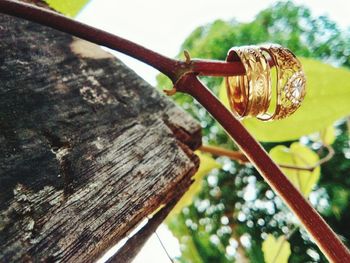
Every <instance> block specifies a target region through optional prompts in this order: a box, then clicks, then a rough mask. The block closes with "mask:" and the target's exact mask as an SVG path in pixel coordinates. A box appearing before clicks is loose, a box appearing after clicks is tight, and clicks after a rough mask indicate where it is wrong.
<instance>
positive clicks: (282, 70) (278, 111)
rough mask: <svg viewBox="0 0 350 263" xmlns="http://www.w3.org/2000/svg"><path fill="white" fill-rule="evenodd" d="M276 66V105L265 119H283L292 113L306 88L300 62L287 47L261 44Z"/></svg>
mask: <svg viewBox="0 0 350 263" xmlns="http://www.w3.org/2000/svg"><path fill="white" fill-rule="evenodd" d="M261 50H262V51H266V52H267V53H268V54H269V55H270V57H271V59H272V61H273V64H274V66H275V67H276V77H277V80H276V106H275V110H274V112H273V114H270V116H268V115H269V114H267V117H265V120H268V119H274V120H278V119H283V118H285V117H287V116H289V115H291V114H293V113H294V112H295V111H296V110H297V109H298V108H299V107H300V105H301V102H302V101H303V99H304V97H305V94H306V89H305V84H306V78H305V74H304V72H303V69H302V66H301V63H300V62H299V60H298V59H297V58H296V56H295V55H294V54H293V53H292V52H291V51H290V50H289V49H287V48H284V47H282V46H280V45H276V44H270V45H264V46H261Z"/></svg>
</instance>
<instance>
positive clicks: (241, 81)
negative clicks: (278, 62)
mask: <svg viewBox="0 0 350 263" xmlns="http://www.w3.org/2000/svg"><path fill="white" fill-rule="evenodd" d="M228 60H229V61H233V60H240V61H241V62H242V64H243V66H244V68H245V70H246V75H243V76H232V77H228V78H226V81H227V87H228V89H227V92H228V98H229V101H230V105H231V108H232V109H233V112H234V113H236V115H237V117H239V118H243V117H246V116H260V115H262V114H264V113H265V112H266V111H267V108H268V106H269V104H270V99H271V89H270V82H271V80H270V67H269V64H268V62H267V60H266V58H265V57H264V56H263V55H262V53H261V52H260V50H259V48H257V47H256V46H243V47H236V48H232V49H231V50H230V53H229V56H228Z"/></svg>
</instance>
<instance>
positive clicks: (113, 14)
mask: <svg viewBox="0 0 350 263" xmlns="http://www.w3.org/2000/svg"><path fill="white" fill-rule="evenodd" d="M274 2H276V1H274V0H265V1H263V0H215V1H213V0H197V1H196V0H192V1H188V0H187V1H186V0H176V1H166V0H127V1H116V0H92V1H91V2H90V3H89V4H88V5H87V6H86V8H85V9H84V10H83V11H82V12H81V13H80V14H79V16H78V20H80V21H82V22H84V23H87V24H90V25H92V26H95V27H98V28H101V29H104V30H106V31H109V32H111V33H114V34H116V35H118V36H121V37H124V38H127V39H129V40H132V41H134V42H137V43H139V44H142V45H144V46H146V47H148V48H151V49H153V50H155V51H157V52H160V53H162V54H164V55H167V56H170V57H174V56H175V55H176V54H178V52H179V51H180V45H181V44H182V42H183V40H184V39H185V38H186V37H187V36H188V35H189V34H190V33H191V32H192V31H193V30H194V29H195V28H196V27H197V26H200V25H203V24H206V23H208V22H212V21H213V20H215V19H226V20H229V19H232V18H235V19H237V20H238V21H242V22H248V21H250V20H252V19H253V18H254V16H255V15H256V14H257V13H258V12H259V11H260V10H262V9H264V8H266V7H268V6H269V5H271V4H272V3H274ZM294 2H296V3H298V4H303V5H306V6H308V7H309V8H310V9H311V10H312V13H313V15H314V16H319V15H328V16H329V17H330V18H331V19H332V20H334V21H336V22H337V23H338V24H339V25H340V26H341V27H343V28H347V27H349V26H350V15H349V10H350V2H349V1H348V0H332V1H320V0H304V1H303V0H295V1H294ZM247 44H249V43H247ZM232 45H234V43H232ZM117 56H118V57H119V58H120V59H122V60H123V61H124V62H125V63H126V64H127V65H128V66H129V67H130V68H132V69H133V70H135V71H136V72H137V73H138V74H139V75H140V76H142V77H143V78H144V79H145V80H146V81H148V82H149V83H151V84H153V85H154V84H155V83H156V82H155V76H156V75H157V73H158V72H157V71H156V70H154V69H153V68H151V67H149V66H147V65H144V64H143V63H141V62H138V61H136V60H134V59H131V58H128V57H126V56H124V55H121V54H117ZM160 236H161V239H162V240H163V242H164V243H165V246H167V247H168V249H169V250H170V252H172V253H173V254H174V253H175V254H177V253H178V247H177V246H176V242H175V241H174V240H173V239H172V238H171V235H170V234H169V232H168V231H167V230H166V229H165V227H162V228H161V229H160ZM141 262H153V263H163V262H169V260H168V259H167V257H166V255H165V253H164V251H163V250H162V248H161V246H160V244H159V242H158V241H157V239H156V237H152V238H151V240H150V242H148V244H147V246H146V247H145V249H143V250H142V252H141V253H140V254H139V255H138V257H137V258H136V259H135V261H134V263H141Z"/></svg>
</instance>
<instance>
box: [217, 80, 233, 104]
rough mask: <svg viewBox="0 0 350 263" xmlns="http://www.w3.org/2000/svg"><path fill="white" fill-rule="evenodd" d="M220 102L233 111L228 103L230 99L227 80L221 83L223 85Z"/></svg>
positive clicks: (221, 86)
mask: <svg viewBox="0 0 350 263" xmlns="http://www.w3.org/2000/svg"><path fill="white" fill-rule="evenodd" d="M219 100H220V101H221V103H222V104H224V106H225V107H226V108H228V109H229V110H231V107H230V102H229V101H228V97H227V90H226V80H225V79H224V80H223V81H222V82H221V85H220V89H219Z"/></svg>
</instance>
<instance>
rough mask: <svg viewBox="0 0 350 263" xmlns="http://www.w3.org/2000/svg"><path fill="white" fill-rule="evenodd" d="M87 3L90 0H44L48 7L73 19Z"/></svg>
mask: <svg viewBox="0 0 350 263" xmlns="http://www.w3.org/2000/svg"><path fill="white" fill-rule="evenodd" d="M89 1H90V0H45V2H46V3H47V4H48V5H49V6H50V7H52V8H53V9H55V10H56V11H58V12H60V13H62V14H64V15H66V16H69V17H75V16H76V15H77V14H78V13H79V11H80V10H81V9H82V8H83V7H84V6H85V5H86V4H87V3H88V2H89Z"/></svg>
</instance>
